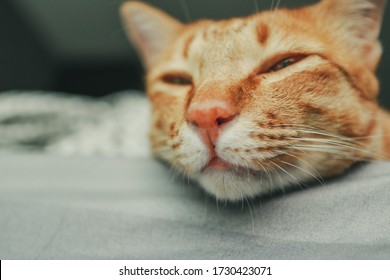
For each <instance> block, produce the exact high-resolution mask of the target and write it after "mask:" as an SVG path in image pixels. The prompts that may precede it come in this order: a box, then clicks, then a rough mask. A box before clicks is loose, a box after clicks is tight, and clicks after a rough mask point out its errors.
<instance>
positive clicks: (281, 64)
mask: <svg viewBox="0 0 390 280" xmlns="http://www.w3.org/2000/svg"><path fill="white" fill-rule="evenodd" d="M305 57H306V56H305V55H294V56H289V57H285V58H283V59H281V60H278V62H276V63H274V64H273V65H272V66H271V67H269V68H268V69H267V71H266V73H270V72H276V71H279V70H282V69H284V68H287V67H289V66H291V65H293V64H295V63H297V62H299V61H301V60H303V59H304V58H305Z"/></svg>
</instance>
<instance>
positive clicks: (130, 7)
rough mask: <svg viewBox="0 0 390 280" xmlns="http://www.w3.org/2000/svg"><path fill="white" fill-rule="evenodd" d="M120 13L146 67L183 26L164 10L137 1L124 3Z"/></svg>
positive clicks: (159, 55) (128, 34)
mask: <svg viewBox="0 0 390 280" xmlns="http://www.w3.org/2000/svg"><path fill="white" fill-rule="evenodd" d="M120 14H121V17H122V21H123V25H124V29H125V31H126V33H127V36H128V38H129V40H130V41H131V42H132V43H133V45H134V46H135V48H136V49H137V50H138V52H139V54H140V55H141V58H142V61H143V63H144V66H145V67H146V68H149V67H151V66H152V65H153V64H154V63H155V62H156V61H157V60H158V59H159V58H160V57H161V55H162V54H163V53H164V51H165V50H166V49H167V48H168V47H169V45H170V44H171V43H172V41H173V40H174V39H175V37H176V36H177V33H178V32H179V31H180V29H181V27H182V24H181V23H180V22H179V21H177V20H175V19H174V18H172V17H170V16H168V15H167V14H165V13H164V12H162V11H160V10H158V9H156V8H153V7H151V6H149V5H147V4H144V3H141V2H137V1H130V2H125V3H124V4H122V5H121V7H120Z"/></svg>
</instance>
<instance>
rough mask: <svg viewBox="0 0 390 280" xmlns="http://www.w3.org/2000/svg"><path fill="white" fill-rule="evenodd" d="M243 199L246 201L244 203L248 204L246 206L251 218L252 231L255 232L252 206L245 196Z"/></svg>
mask: <svg viewBox="0 0 390 280" xmlns="http://www.w3.org/2000/svg"><path fill="white" fill-rule="evenodd" d="M245 201H246V204H247V205H248V208H249V213H250V216H251V220H252V231H253V234H254V233H255V219H254V216H253V211H252V207H251V205H250V203H249V200H248V198H246V197H245Z"/></svg>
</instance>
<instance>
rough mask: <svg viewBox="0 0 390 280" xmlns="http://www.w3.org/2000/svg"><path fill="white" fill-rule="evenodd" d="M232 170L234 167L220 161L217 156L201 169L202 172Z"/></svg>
mask: <svg viewBox="0 0 390 280" xmlns="http://www.w3.org/2000/svg"><path fill="white" fill-rule="evenodd" d="M233 168H234V166H233V165H232V164H230V163H228V162H226V161H224V160H223V159H221V158H220V157H218V156H215V157H213V158H212V159H211V160H210V161H209V162H208V164H207V165H206V167H205V168H204V169H203V171H205V170H219V171H228V170H231V169H233Z"/></svg>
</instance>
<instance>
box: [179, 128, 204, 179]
mask: <svg viewBox="0 0 390 280" xmlns="http://www.w3.org/2000/svg"><path fill="white" fill-rule="evenodd" d="M179 137H180V139H181V142H182V145H181V146H180V148H179V150H178V153H179V163H180V165H182V166H183V167H184V169H185V170H186V171H187V172H188V173H190V174H188V175H193V174H197V173H199V172H201V171H202V169H203V168H204V167H205V166H206V165H207V163H208V162H209V160H210V153H209V151H208V149H207V147H206V145H205V144H204V143H203V142H202V140H201V138H200V136H199V134H198V133H196V132H195V131H193V130H192V129H190V128H189V127H188V126H187V125H186V124H183V126H182V127H181V129H180V133H179Z"/></svg>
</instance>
